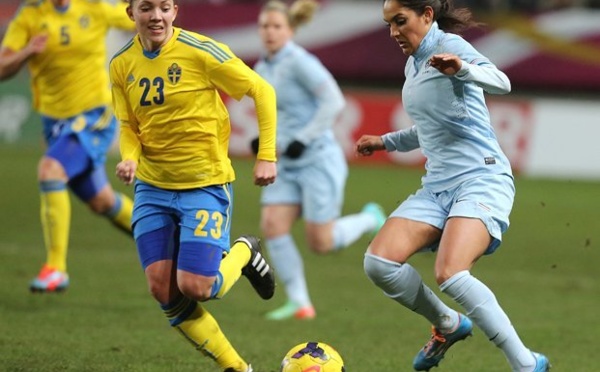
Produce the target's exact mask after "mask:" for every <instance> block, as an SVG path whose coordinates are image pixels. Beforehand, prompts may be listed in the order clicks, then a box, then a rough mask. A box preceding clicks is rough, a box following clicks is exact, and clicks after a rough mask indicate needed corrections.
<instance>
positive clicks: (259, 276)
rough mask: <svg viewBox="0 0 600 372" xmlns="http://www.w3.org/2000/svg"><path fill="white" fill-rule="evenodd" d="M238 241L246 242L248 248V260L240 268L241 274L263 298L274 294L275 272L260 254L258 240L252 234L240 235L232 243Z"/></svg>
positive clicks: (266, 298) (260, 249) (268, 297)
mask: <svg viewBox="0 0 600 372" xmlns="http://www.w3.org/2000/svg"><path fill="white" fill-rule="evenodd" d="M238 242H242V243H244V244H246V245H247V246H248V248H249V249H250V261H248V264H246V266H244V268H243V269H242V274H243V275H244V276H245V277H246V278H248V280H249V281H250V284H252V287H254V289H255V290H256V292H257V293H258V295H259V296H260V297H261V298H262V299H263V300H268V299H270V298H271V297H273V295H274V294H275V274H274V273H273V269H272V268H271V266H270V265H269V264H268V263H267V260H266V259H265V258H264V257H263V255H262V247H261V246H260V240H259V239H258V238H257V237H255V236H252V235H242V236H240V237H239V238H237V239H236V240H235V241H234V242H233V244H235V243H238Z"/></svg>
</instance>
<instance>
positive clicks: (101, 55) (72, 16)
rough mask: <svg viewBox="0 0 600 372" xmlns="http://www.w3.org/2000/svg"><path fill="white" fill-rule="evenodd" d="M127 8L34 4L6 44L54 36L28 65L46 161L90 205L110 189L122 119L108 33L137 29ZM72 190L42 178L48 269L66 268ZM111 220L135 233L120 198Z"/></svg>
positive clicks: (77, 2)
mask: <svg viewBox="0 0 600 372" xmlns="http://www.w3.org/2000/svg"><path fill="white" fill-rule="evenodd" d="M125 8H126V4H124V3H121V2H119V3H118V4H116V5H113V4H111V3H108V2H105V1H102V0H71V1H69V3H68V5H66V6H65V7H57V6H55V5H54V4H53V3H52V2H51V1H50V0H26V1H25V2H24V3H23V5H22V6H21V8H20V9H19V11H18V13H17V14H16V16H15V17H14V18H13V19H12V20H11V22H10V24H9V26H8V29H7V31H6V34H5V35H4V39H3V42H2V47H3V48H4V49H6V50H10V51H14V52H18V51H21V50H23V49H24V48H25V47H26V46H27V45H28V44H29V42H30V41H31V39H32V38H33V37H36V36H38V35H46V36H47V41H46V47H45V49H44V50H43V51H42V52H40V53H37V54H34V55H32V56H31V57H30V58H29V59H28V61H27V66H28V69H29V75H30V81H31V92H32V98H33V108H34V109H35V110H36V111H37V112H39V113H40V115H41V117H42V124H43V133H44V138H45V140H46V142H47V144H48V149H47V151H46V156H47V157H49V158H53V159H55V160H57V161H58V162H59V163H60V164H61V165H62V167H63V168H64V170H65V172H66V174H67V177H68V179H69V183H68V186H69V187H70V188H71V190H72V191H73V192H74V193H75V194H76V195H77V196H78V197H79V198H80V199H82V200H83V201H86V202H88V201H90V200H91V199H92V198H93V197H95V196H96V195H98V193H99V191H100V190H102V189H103V188H104V187H105V186H106V185H107V184H108V179H107V176H106V172H105V170H104V162H105V160H106V152H107V151H108V149H109V147H110V145H111V143H112V141H113V139H114V136H115V133H116V129H117V127H116V125H117V124H116V120H115V117H114V114H113V112H112V109H111V108H110V104H111V96H110V89H109V80H108V73H107V69H106V53H107V51H106V35H107V33H108V31H109V29H110V28H113V27H115V28H120V29H123V30H129V31H133V30H134V29H135V24H134V22H132V21H131V20H130V19H129V17H128V15H127V13H126V11H125ZM66 187H67V185H66V184H65V183H64V182H62V181H58V180H51V181H41V182H40V191H41V199H42V204H41V219H42V226H43V228H44V234H45V242H46V247H47V249H48V260H47V265H48V266H49V267H51V268H53V269H56V270H59V271H61V272H65V271H66V251H67V246H68V235H69V218H70V202H69V197H68V194H67V189H66ZM115 197H116V202H115V204H114V206H113V208H112V210H110V211H108V212H107V213H106V215H107V217H108V218H109V219H110V220H111V221H112V222H113V223H114V224H115V225H116V226H118V227H119V228H121V229H123V230H126V231H130V229H131V227H130V224H131V221H130V220H131V209H132V202H131V200H129V199H128V198H127V197H125V196H123V195H120V194H115Z"/></svg>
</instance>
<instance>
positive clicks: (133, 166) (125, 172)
mask: <svg viewBox="0 0 600 372" xmlns="http://www.w3.org/2000/svg"><path fill="white" fill-rule="evenodd" d="M136 170H137V163H136V162H135V161H133V160H124V161H122V162H119V163H118V164H117V172H116V174H117V178H119V179H120V180H121V181H123V183H125V184H126V185H131V183H132V182H133V179H134V178H135V171H136Z"/></svg>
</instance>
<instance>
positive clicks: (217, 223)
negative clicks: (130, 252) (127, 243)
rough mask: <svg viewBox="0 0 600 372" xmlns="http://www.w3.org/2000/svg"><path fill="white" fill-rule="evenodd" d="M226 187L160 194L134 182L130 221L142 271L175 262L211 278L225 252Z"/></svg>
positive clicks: (228, 224)
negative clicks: (171, 261)
mask: <svg viewBox="0 0 600 372" xmlns="http://www.w3.org/2000/svg"><path fill="white" fill-rule="evenodd" d="M232 198H233V189H232V187H231V184H225V185H215V186H208V187H203V188H197V189H190V190H164V189H160V188H158V187H155V186H152V185H150V184H148V183H145V182H142V181H140V180H137V181H136V183H135V193H134V208H133V217H132V226H133V234H134V238H135V240H136V243H137V247H138V254H139V257H140V262H141V263H142V267H143V268H144V269H145V268H146V267H148V266H149V265H150V264H152V263H154V262H157V261H160V260H174V261H175V262H176V265H177V268H178V269H180V270H185V271H188V272H191V273H195V274H199V275H205V276H214V275H216V274H217V272H218V271H219V266H220V263H221V258H222V256H223V252H229V249H230V241H229V234H230V230H231V222H230V221H231V212H232V207H233V204H232V200H233V199H232Z"/></svg>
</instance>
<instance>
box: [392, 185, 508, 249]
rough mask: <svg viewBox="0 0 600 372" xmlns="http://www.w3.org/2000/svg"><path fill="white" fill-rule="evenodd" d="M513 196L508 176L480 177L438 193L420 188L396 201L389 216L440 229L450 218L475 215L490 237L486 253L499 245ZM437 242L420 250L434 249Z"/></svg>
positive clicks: (506, 224) (505, 228)
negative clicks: (396, 206) (405, 197)
mask: <svg viewBox="0 0 600 372" xmlns="http://www.w3.org/2000/svg"><path fill="white" fill-rule="evenodd" d="M514 197H515V187H514V183H513V179H512V178H511V177H510V176H506V175H489V176H481V177H477V178H473V179H471V180H468V181H465V182H463V183H462V184H460V185H459V186H457V187H455V188H453V189H451V190H448V191H444V192H440V193H434V192H432V191H431V190H428V189H427V188H425V187H424V188H421V189H419V190H418V191H417V192H416V193H415V194H413V195H411V196H409V197H408V199H406V200H405V201H404V202H403V203H402V204H400V206H399V207H398V208H397V209H396V210H395V211H393V212H392V213H391V215H390V217H402V218H406V219H409V220H414V221H419V222H424V223H427V224H429V225H432V226H435V227H437V228H439V229H440V230H443V229H444V226H445V225H446V221H447V220H448V218H450V217H467V218H477V219H479V220H481V221H482V222H483V223H484V224H485V226H486V228H487V230H488V232H489V233H490V235H491V236H492V238H493V239H492V242H491V243H490V246H489V247H488V249H487V250H486V252H485V254H490V253H493V252H494V251H495V250H496V249H497V248H498V247H499V246H500V244H501V242H502V233H504V232H505V231H506V230H507V229H508V226H509V215H510V212H511V210H512V206H513V201H514ZM438 244H439V242H437V243H435V244H433V245H432V246H429V247H425V248H424V249H423V250H424V251H436V250H437V248H438Z"/></svg>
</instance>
